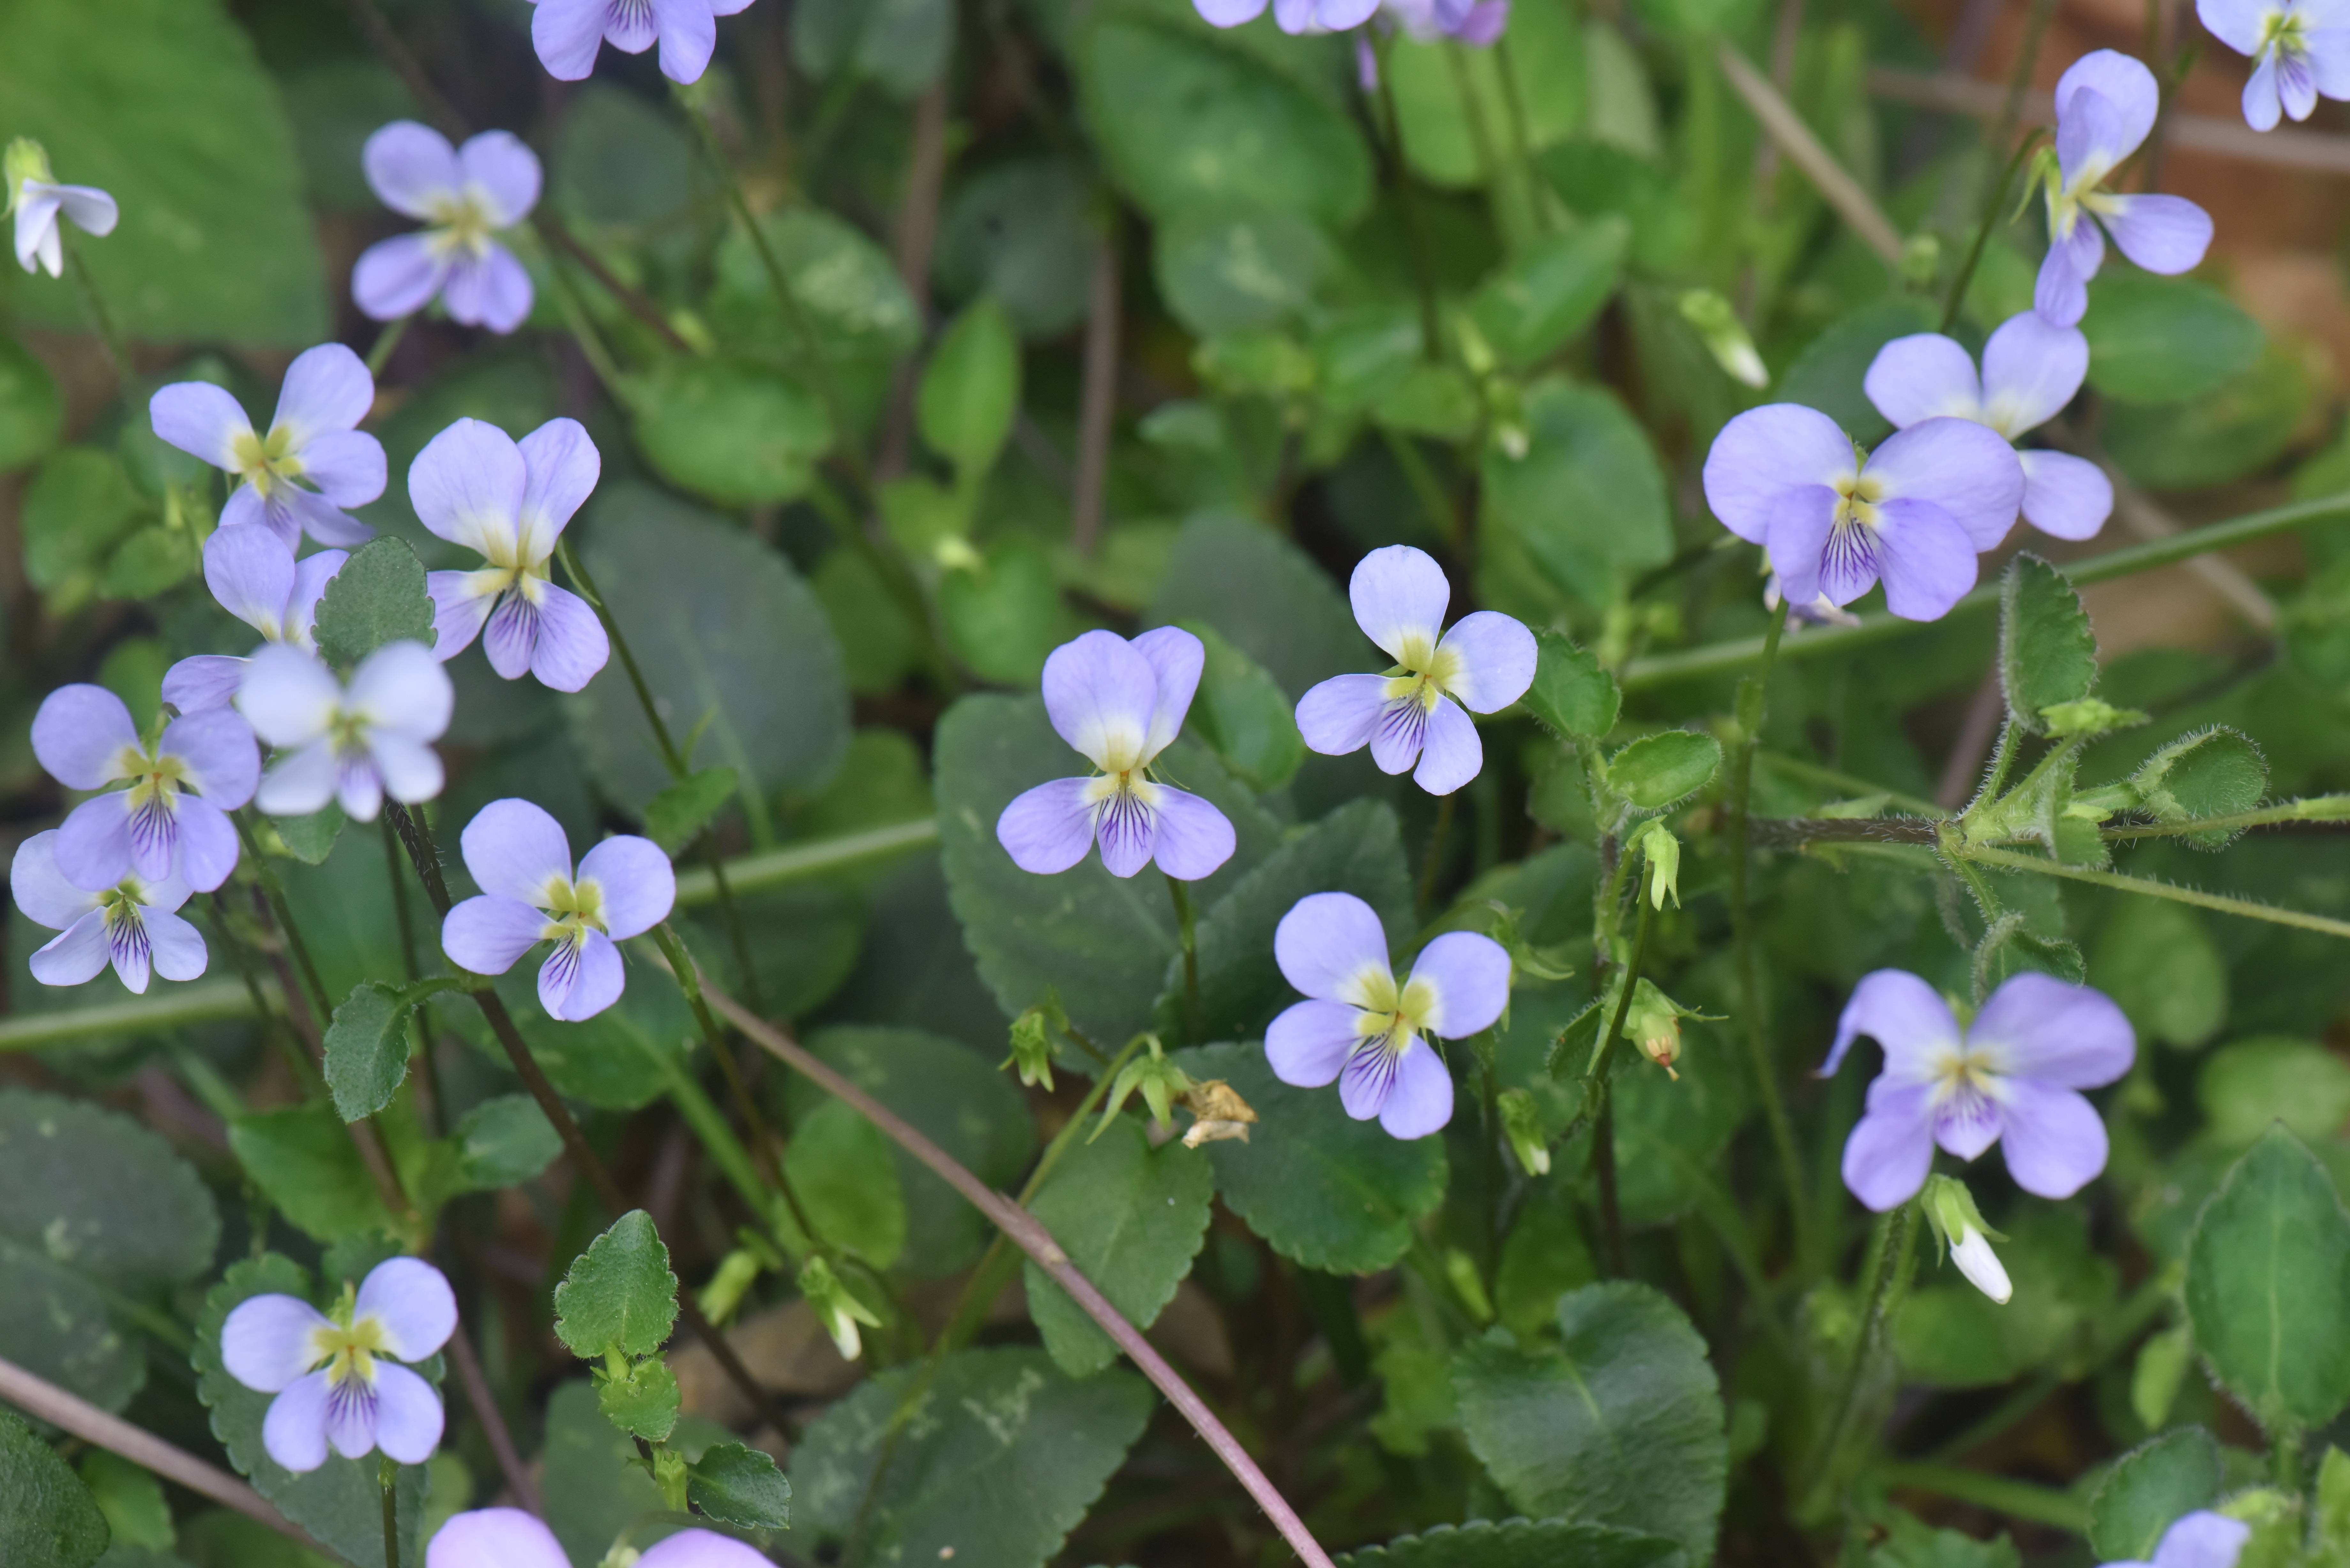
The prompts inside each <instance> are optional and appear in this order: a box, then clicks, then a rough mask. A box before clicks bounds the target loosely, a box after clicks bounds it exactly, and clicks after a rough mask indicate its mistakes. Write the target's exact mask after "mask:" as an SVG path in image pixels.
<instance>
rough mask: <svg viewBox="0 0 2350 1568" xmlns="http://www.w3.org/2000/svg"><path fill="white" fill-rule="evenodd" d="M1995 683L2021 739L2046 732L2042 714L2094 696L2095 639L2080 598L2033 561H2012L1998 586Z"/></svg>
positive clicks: (2022, 558)
mask: <svg viewBox="0 0 2350 1568" xmlns="http://www.w3.org/2000/svg"><path fill="white" fill-rule="evenodd" d="M1999 679H2000V684H2001V686H2002V688H2003V689H2004V690H2005V691H2006V693H2007V711H2008V716H2009V717H2010V718H2012V720H2014V722H2015V724H2016V727H2017V728H2018V729H2021V730H2022V731H2023V732H2025V733H2027V734H2035V735H2036V734H2041V733H2043V732H2046V730H2047V728H2048V723H2047V721H2046V720H2045V719H2044V718H2043V717H2042V714H2043V711H2044V710H2046V709H2049V708H2053V707H2054V706H2056V705H2057V704H2058V703H2060V702H2077V701H2081V700H2083V699H2084V698H2085V697H2087V696H2088V695H2089V693H2090V692H2091V691H2095V690H2096V685H2097V638H2096V633H2095V632H2094V631H2092V630H2091V629H2090V628H2089V615H2088V612H2087V611H2086V610H2085V609H2083V608H2082V607H2081V596H2080V595H2078V594H2076V593H2074V591H2073V585H2072V584H2071V583H2070V582H2069V581H2067V580H2066V579H2065V577H2064V574H2063V573H2062V572H2059V571H2058V570H2057V569H2056V568H2055V567H2054V566H2050V565H2049V564H2048V563H2047V562H2045V561H2043V560H2042V559H2040V558H2039V557H2038V556H2016V557H2015V559H2014V560H2013V561H2012V562H2010V563H2009V564H2008V568H2007V576H2006V577H2005V578H2004V579H2003V580H2002V583H2001V584H2000V627H1999Z"/></svg>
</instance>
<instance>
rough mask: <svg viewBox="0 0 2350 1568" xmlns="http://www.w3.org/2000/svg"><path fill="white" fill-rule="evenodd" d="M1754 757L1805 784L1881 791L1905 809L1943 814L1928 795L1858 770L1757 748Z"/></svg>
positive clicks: (1860, 791)
mask: <svg viewBox="0 0 2350 1568" xmlns="http://www.w3.org/2000/svg"><path fill="white" fill-rule="evenodd" d="M1754 760H1755V761H1756V762H1758V763H1762V764H1763V766H1764V767H1766V768H1769V769H1770V770H1771V771H1772V772H1773V773H1775V774H1785V775H1786V776H1787V777H1789V778H1791V779H1797V780H1800V781H1802V782H1803V783H1804V784H1818V785H1820V786H1821V787H1822V788H1824V789H1833V790H1842V791H1843V792H1844V793H1845V794H1848V795H1875V794H1881V795H1883V796H1884V797H1885V798H1886V801H1887V804H1889V805H1898V806H1899V807H1900V808H1901V809H1902V810H1904V811H1914V812H1918V813H1919V814H1920V815H1927V816H1939V815H1942V808H1941V807H1940V806H1939V805H1936V804H1935V803H1934V802H1932V801H1930V800H1928V799H1927V798H1926V797H1925V796H1924V795H1921V794H1903V793H1902V792H1901V791H1899V790H1898V789H1893V788H1890V787H1888V786H1887V785H1885V784H1878V783H1877V781H1876V780H1874V779H1865V778H1862V777H1861V776H1860V775H1859V774H1847V773H1839V772H1838V771H1837V770H1835V768H1824V767H1822V766H1820V765H1819V764H1818V763H1807V762H1804V760H1803V759H1802V758H1800V757H1790V756H1783V755H1782V754H1780V753H1777V752H1764V751H1757V752H1756V753H1754Z"/></svg>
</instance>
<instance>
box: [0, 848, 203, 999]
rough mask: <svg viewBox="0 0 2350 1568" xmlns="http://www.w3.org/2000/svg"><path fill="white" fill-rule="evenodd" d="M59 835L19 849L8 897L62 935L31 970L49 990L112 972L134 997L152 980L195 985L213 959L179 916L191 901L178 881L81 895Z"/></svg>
mask: <svg viewBox="0 0 2350 1568" xmlns="http://www.w3.org/2000/svg"><path fill="white" fill-rule="evenodd" d="M8 890H9V891H10V892H11V893H13V894H14V895H16V908H18V909H22V910H24V911H25V918H26V919H28V920H31V921H32V922H33V923H34V924H35V925H40V926H47V927H48V928H49V929H51V930H53V931H61V932H63V933H64V935H62V936H59V937H57V938H55V939H54V940H51V941H49V942H48V943H47V945H46V946H44V947H42V948H40V949H39V950H36V952H35V953H34V954H33V956H32V959H31V961H30V964H29V967H30V968H31V969H32V971H33V978H34V979H35V980H37V981H40V982H41V983H42V984H43V985H80V984H82V983H83V982H84V981H91V980H96V979H97V978H98V971H100V970H102V969H104V968H106V966H107V965H109V964H112V965H113V966H114V972H115V974H116V976H117V977H119V978H120V980H121V981H122V983H123V985H124V986H125V987H126V988H127V989H128V990H130V992H132V994H134V995H140V996H143V995H145V994H146V992H147V981H148V979H149V976H150V975H151V974H160V975H161V976H162V977H163V978H164V979H165V980H193V979H195V978H196V977H197V976H199V975H201V974H203V972H204V964H205V963H206V961H208V959H209V956H210V955H209V954H207V953H206V952H205V951H204V939H203V937H201V936H198V935H197V934H196V928H195V927H193V926H192V925H190V924H188V922H187V921H185V920H183V919H180V917H179V916H178V915H176V914H174V913H172V911H173V910H175V909H178V908H179V907H180V906H181V905H182V904H184V903H186V902H187V901H188V896H189V891H190V889H189V888H188V885H187V883H185V882H183V881H182V880H181V879H180V878H179V877H164V878H162V879H161V880H160V881H155V882H149V881H145V880H142V879H141V878H140V877H125V878H123V880H122V881H121V882H120V883H119V884H117V885H116V886H114V887H112V888H106V889H104V890H102V891H99V892H95V893H93V892H90V891H88V889H86V888H77V887H75V886H74V885H73V883H72V881H71V880H70V879H68V877H67V876H66V874H65V873H64V872H63V871H61V870H59V869H58V867H57V830H56V829H54V828H52V829H50V830H49V831H48V832H46V833H36V834H35V835H33V836H32V837H30V838H27V839H26V840H25V842H24V843H22V844H20V845H18V846H16V860H15V862H14V863H13V864H11V865H10V867H8Z"/></svg>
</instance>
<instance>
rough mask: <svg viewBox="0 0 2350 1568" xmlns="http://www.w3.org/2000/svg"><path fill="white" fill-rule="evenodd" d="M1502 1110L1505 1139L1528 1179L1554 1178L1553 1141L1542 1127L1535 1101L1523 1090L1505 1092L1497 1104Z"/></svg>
mask: <svg viewBox="0 0 2350 1568" xmlns="http://www.w3.org/2000/svg"><path fill="white" fill-rule="evenodd" d="M1496 1103H1497V1104H1498V1105H1499V1106H1501V1108H1502V1136H1503V1137H1506V1138H1508V1139H1509V1140H1510V1152H1511V1153H1513V1154H1514V1155H1516V1156H1517V1157H1518V1163H1519V1164H1520V1165H1522V1166H1523V1167H1524V1168H1525V1172H1526V1174H1527V1175H1528V1176H1548V1175H1549V1174H1550V1140H1549V1138H1548V1137H1547V1136H1546V1135H1545V1134H1544V1129H1543V1125H1542V1112H1541V1110H1540V1109H1539V1108H1538V1107H1536V1106H1535V1105H1534V1096H1532V1095H1530V1094H1528V1093H1526V1092H1525V1091H1524V1090H1523V1089H1504V1090H1503V1091H1502V1094H1501V1097H1500V1099H1499V1100H1498V1101H1497V1102H1496Z"/></svg>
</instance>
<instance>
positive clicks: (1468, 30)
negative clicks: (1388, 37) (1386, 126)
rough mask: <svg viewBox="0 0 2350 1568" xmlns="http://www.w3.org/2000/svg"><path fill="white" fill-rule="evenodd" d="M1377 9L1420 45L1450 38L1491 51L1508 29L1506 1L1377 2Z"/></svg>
mask: <svg viewBox="0 0 2350 1568" xmlns="http://www.w3.org/2000/svg"><path fill="white" fill-rule="evenodd" d="M1379 9H1380V10H1381V11H1382V12H1384V13H1386V14H1387V15H1388V16H1390V17H1392V18H1393V19H1394V21H1395V23H1396V25H1397V26H1400V27H1401V28H1402V29H1403V30H1404V31H1405V32H1406V33H1409V35H1411V36H1413V37H1415V38H1418V39H1420V40H1422V41H1423V42H1425V41H1428V40H1430V39H1435V38H1451V39H1452V40H1453V41H1454V42H1455V43H1461V44H1466V45H1468V46H1469V47H1471V48H1475V49H1482V48H1486V47H1491V46H1492V44H1493V43H1494V42H1495V41H1496V40H1497V39H1499V38H1500V37H1501V36H1502V33H1503V29H1504V28H1506V27H1507V26H1509V25H1510V0H1379ZM1374 85H1376V84H1374Z"/></svg>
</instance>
